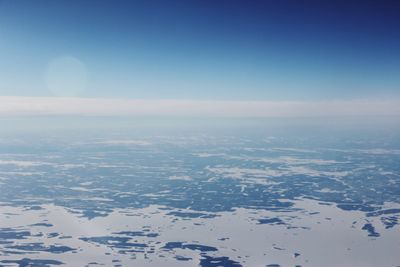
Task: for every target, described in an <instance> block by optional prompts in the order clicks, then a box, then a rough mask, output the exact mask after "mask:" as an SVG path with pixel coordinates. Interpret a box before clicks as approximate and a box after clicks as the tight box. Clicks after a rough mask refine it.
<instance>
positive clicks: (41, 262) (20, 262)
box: [0, 258, 64, 267]
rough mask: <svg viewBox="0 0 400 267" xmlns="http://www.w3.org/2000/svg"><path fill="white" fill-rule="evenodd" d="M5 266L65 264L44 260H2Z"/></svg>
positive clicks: (21, 266) (31, 266)
mask: <svg viewBox="0 0 400 267" xmlns="http://www.w3.org/2000/svg"><path fill="white" fill-rule="evenodd" d="M0 262H1V263H4V264H18V266H19V267H47V266H52V265H61V264H64V263H63V262H61V261H57V260H42V259H28V258H23V259H21V260H0Z"/></svg>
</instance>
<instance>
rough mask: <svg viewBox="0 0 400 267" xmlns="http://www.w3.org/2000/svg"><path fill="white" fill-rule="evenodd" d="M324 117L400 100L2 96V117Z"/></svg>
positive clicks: (393, 112) (385, 107) (384, 111)
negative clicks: (144, 98)
mask: <svg viewBox="0 0 400 267" xmlns="http://www.w3.org/2000/svg"><path fill="white" fill-rule="evenodd" d="M41 115H83V116H173V117H190V116H199V117H242V118H243V117H260V118H262V117H324V116H399V115H400V101H389V100H386V101H378V100H351V101H316V102H301V101H211V100H210V101H200V100H138V99H131V100H127V99H102V98H65V97H10V96H3V97H0V116H41Z"/></svg>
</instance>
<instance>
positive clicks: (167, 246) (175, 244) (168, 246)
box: [162, 242, 218, 252]
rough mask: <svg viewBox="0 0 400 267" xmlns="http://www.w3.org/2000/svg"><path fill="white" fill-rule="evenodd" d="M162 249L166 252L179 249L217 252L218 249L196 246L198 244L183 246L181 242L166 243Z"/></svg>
mask: <svg viewBox="0 0 400 267" xmlns="http://www.w3.org/2000/svg"><path fill="white" fill-rule="evenodd" d="M162 248H163V249H166V250H172V249H176V248H181V249H190V250H199V251H201V252H209V251H218V249H217V248H215V247H211V246H205V245H198V244H184V243H183V242H168V243H167V244H165V246H163V247H162Z"/></svg>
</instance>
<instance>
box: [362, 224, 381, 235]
mask: <svg viewBox="0 0 400 267" xmlns="http://www.w3.org/2000/svg"><path fill="white" fill-rule="evenodd" d="M361 229H362V230H366V231H367V232H368V236H373V237H379V236H380V234H379V233H377V232H376V231H375V227H374V226H373V225H372V224H371V223H366V224H364V226H363V227H362V228H361Z"/></svg>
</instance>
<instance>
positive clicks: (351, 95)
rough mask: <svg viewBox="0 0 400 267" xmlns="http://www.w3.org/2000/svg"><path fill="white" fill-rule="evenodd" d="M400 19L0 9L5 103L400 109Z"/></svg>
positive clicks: (379, 9)
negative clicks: (393, 104)
mask: <svg viewBox="0 0 400 267" xmlns="http://www.w3.org/2000/svg"><path fill="white" fill-rule="evenodd" d="M398 14H400V1H367V0H365V1H361V0H359V1H340V0H338V1H336V0H335V1H307V0H305V1H238V0H231V1H221V0H215V1H151V0H150V1H41V0H38V1H19V0H13V1H11V0H0V96H23V97H81V98H105V99H115V98H116V99H145V100H159V99H166V100H191V101H193V100H194V101H266V102H270V101H276V102H282V101H293V102H296V101H303V102H315V101H319V102H322V103H323V102H324V101H352V100H356V101H358V100H374V101H375V100H382V101H387V100H391V101H392V100H400V30H399V29H400V16H399V15H398ZM3 99H4V98H3Z"/></svg>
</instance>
